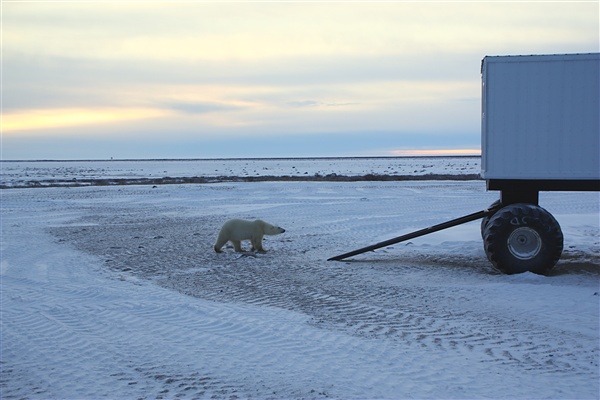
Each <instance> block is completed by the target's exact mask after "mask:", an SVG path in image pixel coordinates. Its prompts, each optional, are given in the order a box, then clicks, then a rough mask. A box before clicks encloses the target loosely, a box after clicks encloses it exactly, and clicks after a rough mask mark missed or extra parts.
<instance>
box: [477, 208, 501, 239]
mask: <svg viewBox="0 0 600 400" xmlns="http://www.w3.org/2000/svg"><path fill="white" fill-rule="evenodd" d="M501 205H502V200H500V199H498V200H496V201H495V202H493V203H492V204H490V206H489V207H488V209H489V210H492V209H495V208H498V209H499V208H500V207H501ZM493 216H494V214H492V215H488V216H487V217H483V218H482V220H481V237H482V238H483V239H485V229H486V228H487V225H488V223H489V222H490V218H492V217H493Z"/></svg>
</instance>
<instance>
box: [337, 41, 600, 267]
mask: <svg viewBox="0 0 600 400" xmlns="http://www.w3.org/2000/svg"><path fill="white" fill-rule="evenodd" d="M481 74H482V113H481V153H482V159H481V177H482V178H483V179H485V180H486V184H487V188H488V190H499V191H500V199H499V200H498V201H496V202H495V203H494V204H492V205H491V206H490V207H489V208H487V209H485V210H483V211H479V212H476V213H473V214H470V215H467V216H464V217H460V218H457V219H455V220H452V221H448V222H444V223H441V224H438V225H434V226H432V227H429V228H425V229H422V230H420V231H416V232H413V233H410V234H407V235H403V236H400V237H397V238H394V239H391V240H387V241H385V242H381V243H377V244H375V245H372V246H368V247H364V248H362V249H359V250H355V251H351V252H349V253H345V254H342V255H339V256H336V257H332V258H330V260H336V261H339V260H342V259H344V258H347V257H351V256H354V255H357V254H360V253H364V252H366V251H371V250H375V249H378V248H380V247H384V246H389V245H391V244H394V243H398V242H401V241H404V240H409V239H412V238H415V237H418V236H423V235H426V234H429V233H432V232H437V231H439V230H442V229H446V228H450V227H452V226H456V225H459V224H462V223H465V222H469V221H474V220H476V219H480V218H482V219H483V220H482V222H481V234H482V237H483V241H484V248H485V251H486V254H487V256H488V259H489V260H490V261H491V262H492V264H493V265H494V266H495V267H496V268H498V269H499V270H501V271H503V272H505V273H509V274H512V273H519V272H525V271H531V272H535V273H540V274H543V273H546V272H548V271H549V270H550V269H552V268H553V267H554V265H555V264H556V262H557V261H558V259H559V258H560V256H561V254H562V250H563V234H562V231H561V229H560V225H559V224H558V222H557V221H556V219H554V217H553V216H552V215H551V214H550V213H549V212H548V211H546V210H545V209H543V208H542V207H540V206H539V204H538V203H539V192H540V191H598V190H600V53H590V54H562V55H556V54H555V55H530V56H494V57H489V56H488V57H485V58H484V59H483V61H482V64H481Z"/></svg>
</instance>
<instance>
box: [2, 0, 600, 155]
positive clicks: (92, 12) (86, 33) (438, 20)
mask: <svg viewBox="0 0 600 400" xmlns="http://www.w3.org/2000/svg"><path fill="white" fill-rule="evenodd" d="M599 4H600V2H599V1H598V0H595V1H563V2H561V1H553V2H547V1H529V2H524V1H523V2H521V1H510V2H509V1H493V2H486V1H463V2H455V1H418V2H416V1H413V2H403V1H398V2H377V1H369V2H360V1H353V2H351V1H342V2H336V1H329V2H319V1H316V2H308V1H294V2H284V1H272V2H253V1H231V2H225V1H221V2H217V1H212V2H211V1H168V2H166V1H165V2H161V1H85V0H78V1H60V2H59V1H4V0H2V2H1V19H2V28H1V29H2V30H1V41H2V71H1V83H2V97H1V100H2V103H1V108H2V120H1V124H2V143H1V144H2V147H1V157H2V159H3V160H18V159H28V160H33V159H110V158H114V159H131V158H133V159H137V158H217V157H315V156H332V157H334V156H393V155H428V154H479V152H480V135H481V134H480V128H481V120H480V113H481V75H480V64H481V60H482V58H483V57H485V56H486V55H517V54H557V53H588V52H598V51H599V50H600V39H599V35H600V22H599V20H600V16H599V15H600V14H599Z"/></svg>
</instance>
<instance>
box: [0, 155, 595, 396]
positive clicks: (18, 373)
mask: <svg viewBox="0 0 600 400" xmlns="http://www.w3.org/2000/svg"><path fill="white" fill-rule="evenodd" d="M244 162H246V161H244ZM247 162H249V163H251V164H254V165H253V166H252V168H253V169H254V168H256V169H257V170H260V169H261V168H264V167H265V165H264V162H263V161H261V160H253V161H247ZM318 162H321V163H327V162H328V161H316V162H315V161H313V164H314V163H318ZM362 162H363V163H365V164H369V163H370V161H368V160H363V161H362ZM420 162H424V161H423V160H421V161H420ZM109 163H110V162H105V164H109ZM162 163H168V162H162ZM66 164H69V163H66ZM158 164H161V162H155V163H154V164H153V165H154V168H155V169H160V168H163V170H166V169H167V168H168V167H165V166H161V165H158ZM355 164H360V162H358V163H355ZM15 165H16V164H15ZM53 165H54V166H55V167H56V166H59V163H56V164H53ZM69 165H70V164H69ZM297 165H299V164H297ZM98 166H100V164H98ZM78 168H84V169H85V168H86V166H85V163H83V162H82V165H81V166H80V167H78ZM101 168H105V167H101ZM312 168H313V169H311V170H310V171H311V172H312V171H314V170H326V168H325V167H324V166H320V165H313V166H312ZM371 168H372V167H371V166H370V165H356V166H354V167H353V170H354V171H358V173H362V171H367V170H369V169H371ZM88 169H89V168H88ZM105 170H106V168H105ZM346 170H349V169H346ZM332 171H333V173H338V174H341V173H342V170H334V169H332ZM183 172H185V171H182V174H181V175H182V176H183ZM49 173H50V172H49V171H46V172H44V171H39V172H38V177H40V176H48V174H49ZM194 173H195V172H194ZM451 173H453V172H451ZM73 174H77V172H73ZM5 176H6V175H5ZM100 178H101V177H100ZM11 179H12V178H11ZM40 179H41V178H40ZM0 195H1V196H2V221H1V228H2V238H1V239H2V240H1V251H2V259H1V263H0V266H1V296H2V299H1V300H2V307H1V329H2V344H1V346H2V347H1V364H0V365H1V369H2V371H1V382H0V390H1V396H0V397H1V398H2V399H11V398H29V399H51V398H52V399H53V398H57V399H58V398H60V399H67V398H68V399H98V398H111V399H113V398H142V399H145V398H147V399H155V398H164V399H172V398H183V399H186V398H188V399H191V398H194V399H195V398H227V399H234V398H238V399H239V398H256V399H283V398H285V399H312V398H316V399H319V398H336V399H366V398H369V399H371V398H380V399H398V398H455V399H463V398H527V399H535V398H564V399H597V398H598V397H599V390H600V388H599V381H600V379H599V378H600V376H599V375H600V373H599V355H600V349H599V339H600V334H599V325H600V321H599V315H600V303H599V298H600V297H599V295H598V294H599V292H600V288H599V283H600V281H599V276H600V275H599V271H600V262H599V260H600V239H599V238H600V232H599V230H600V223H599V215H600V213H599V204H600V201H599V197H598V193H542V194H541V195H540V204H541V205H542V206H543V207H544V208H546V209H547V210H548V211H550V212H551V213H552V214H553V215H554V216H555V218H556V219H557V220H558V222H559V223H560V224H561V227H562V229H563V232H564V234H565V251H564V253H563V256H562V258H561V260H560V261H559V264H558V265H557V266H556V268H555V269H554V271H553V273H551V274H550V275H549V276H539V275H535V274H531V273H525V274H520V275H513V276H507V275H502V274H499V273H497V272H496V271H494V270H493V269H492V267H491V265H490V264H489V262H488V261H487V259H486V256H485V253H484V251H483V248H482V244H481V238H480V233H479V221H474V222H471V223H468V224H465V225H461V226H458V227H455V228H451V229H448V230H445V231H441V232H437V233H434V234H431V235H428V236H424V237H421V238H418V239H414V240H411V241H410V242H407V243H399V244H396V245H393V246H390V247H387V248H383V249H380V250H377V251H375V252H370V253H366V254H362V255H359V256H356V257H354V258H351V259H349V260H348V261H345V262H328V261H326V260H327V258H329V257H331V256H334V255H337V254H340V253H342V252H345V251H349V250H353V249H355V248H359V247H363V246H365V245H368V244H373V243H376V242H379V241H382V240H386V239H390V238H392V237H394V236H397V235H400V234H402V233H405V232H410V231H412V230H417V229H421V228H424V227H427V226H431V225H434V224H436V223H439V222H443V221H446V220H449V219H452V218H456V217H459V216H462V215H466V214H469V213H472V212H475V211H478V210H481V209H483V208H485V207H487V206H488V205H489V204H491V203H492V202H493V201H494V200H496V199H497V197H498V194H497V193H496V192H486V190H485V183H484V182H483V181H480V180H467V181H434V180H428V181H419V182H413V181H397V182H368V181H365V182H254V183H247V182H227V183H214V184H202V185H158V186H157V187H153V186H152V185H129V186H91V187H78V188H68V187H51V188H41V189H40V188H35V189H33V188H26V189H4V190H2V191H0ZM234 217H235V218H237V217H240V218H248V219H251V218H262V219H265V220H267V221H269V222H272V223H274V224H277V225H279V226H282V227H284V228H285V229H286V232H285V233H284V234H282V235H278V236H273V237H266V238H265V241H264V245H265V249H266V250H267V253H265V254H253V253H245V254H243V255H240V254H237V253H234V252H233V251H232V249H226V252H225V253H223V254H216V253H215V252H214V251H213V250H212V245H213V243H214V240H215V238H216V234H217V232H218V229H219V227H220V225H221V224H222V223H223V222H224V221H225V220H226V219H228V218H234ZM245 246H246V247H249V245H248V244H245Z"/></svg>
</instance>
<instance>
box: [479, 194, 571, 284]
mask: <svg viewBox="0 0 600 400" xmlns="http://www.w3.org/2000/svg"><path fill="white" fill-rule="evenodd" d="M483 244H484V248H485V252H486V254H487V256H488V259H489V260H490V262H491V263H492V264H493V265H494V267H496V268H497V269H499V270H500V271H502V272H504V273H507V274H518V273H522V272H527V271H530V272H534V273H536V274H545V273H547V272H548V271H550V270H551V269H552V268H553V267H554V266H555V265H556V263H557V262H558V259H559V258H560V255H561V254H562V250H563V234H562V231H561V229H560V225H559V224H558V222H557V221H556V219H554V217H553V216H552V214H550V213H549V212H548V211H546V210H544V209H543V208H541V207H538V206H534V205H532V204H524V203H518V204H511V205H509V206H506V207H504V208H502V209H500V210H499V211H498V212H496V213H495V214H494V215H493V216H492V217H491V218H490V220H489V222H488V223H487V226H486V228H485V232H484V234H483Z"/></svg>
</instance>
